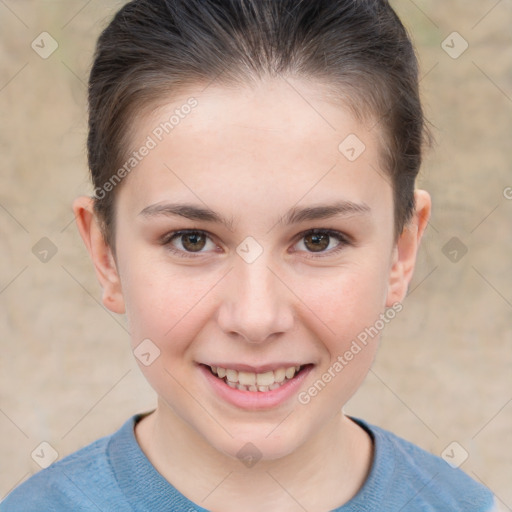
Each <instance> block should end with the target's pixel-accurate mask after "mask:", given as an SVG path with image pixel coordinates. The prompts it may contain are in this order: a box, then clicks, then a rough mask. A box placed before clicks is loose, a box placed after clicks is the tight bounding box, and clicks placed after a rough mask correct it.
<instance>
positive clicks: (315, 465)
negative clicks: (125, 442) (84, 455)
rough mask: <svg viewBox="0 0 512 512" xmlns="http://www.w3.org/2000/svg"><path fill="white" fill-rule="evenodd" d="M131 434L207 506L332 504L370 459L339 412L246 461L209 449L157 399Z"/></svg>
mask: <svg viewBox="0 0 512 512" xmlns="http://www.w3.org/2000/svg"><path fill="white" fill-rule="evenodd" d="M135 435H136V438H137V441H138V443H139V445H140V447H141V449H142V451H143V452H144V453H145V455H146V456H147V457H148V459H149V460H150V461H151V463H152V464H153V466H154V467H155V468H156V469H157V471H158V472H159V473H160V474H161V475H162V476H163V477H164V478H165V479H166V480H168V481H169V482H170V483H171V484H172V485H173V486H174V487H175V488H176V489H177V490H178V491H179V492H181V493H182V494H183V495H184V496H186V497H187V498H188V499H190V500H191V501H193V502H195V503H196V504H198V505H199V506H201V507H203V508H207V509H209V510H212V511H222V512H231V511H235V510H236V511H239V510H245V511H247V512H259V511H260V510H269V506H270V510H272V509H274V510H280V511H283V512H292V511H293V512H295V511H299V510H300V511H303V510H304V509H306V510H308V511H310V512H317V511H318V512H325V511H326V510H332V509H333V508H337V507H340V506H341V505H343V504H344V503H346V502H347V501H349V500H350V499H351V498H353V497H354V496H355V494H357V491H358V490H359V489H360V488H361V486H362V484H363V483H364V481H365V479H366V477H367V475H368V472H369V469H370V467H371V460H372V442H371V439H370V437H369V435H368V433H367V432H366V431H364V430H363V429H362V428H361V427H360V426H358V425H357V424H356V423H354V422H353V421H352V420H351V419H350V418H348V417H346V416H345V415H344V414H343V412H341V411H340V412H339V413H337V414H335V415H334V416H333V417H332V419H331V420H330V421H329V422H328V423H327V424H326V425H325V427H324V428H323V429H322V430H321V431H319V432H317V433H315V435H314V436H313V437H311V438H310V439H309V440H308V441H307V442H306V443H304V444H302V445H301V446H299V447H297V449H296V450H294V451H293V452H292V453H290V454H288V455H286V456H283V457H280V458H278V459H265V458H264V457H263V458H262V459H260V460H259V461H258V462H256V463H255V464H254V465H247V466H246V465H244V464H243V463H242V462H241V460H239V459H238V458H235V457H231V456H230V455H227V454H225V453H223V452H220V451H218V450H217V449H215V448H214V447H213V446H211V445H210V444H209V443H208V442H207V441H206V439H204V437H202V436H201V435H200V434H199V433H198V432H197V431H195V430H193V429H192V428H190V426H189V425H188V424H187V423H185V422H183V420H181V418H179V417H177V416H176V415H175V414H174V413H173V411H172V410H171V409H169V408H168V407H167V406H166V405H165V404H162V403H161V402H159V405H158V407H157V409H156V411H154V412H153V413H152V414H150V415H148V416H146V417H144V418H143V419H142V420H141V421H139V423H138V424H137V426H136V429H135Z"/></svg>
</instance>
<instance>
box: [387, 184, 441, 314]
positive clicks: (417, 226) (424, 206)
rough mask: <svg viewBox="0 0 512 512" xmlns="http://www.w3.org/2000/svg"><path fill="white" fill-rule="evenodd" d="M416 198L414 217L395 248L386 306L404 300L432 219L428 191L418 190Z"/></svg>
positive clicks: (415, 194)
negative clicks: (422, 241)
mask: <svg viewBox="0 0 512 512" xmlns="http://www.w3.org/2000/svg"><path fill="white" fill-rule="evenodd" d="M414 199H415V204H416V207H415V211H414V215H413V218H412V219H411V221H410V222H409V223H408V225H407V226H405V227H404V229H403V231H402V234H401V235H400V237H399V239H398V242H397V243H396V246H395V248H394V250H393V258H392V266H391V272H390V276H389V284H388V294H387V298H386V307H391V306H392V305H393V304H394V303H396V302H402V300H403V299H404V297H405V296H406V295H407V288H408V286H409V283H410V281H411V279H412V275H413V272H414V267H415V265H416V257H417V254H418V248H419V246H420V242H421V238H422V236H423V233H424V232H425V228H426V227H427V224H428V221H429V219H430V212H431V208H432V201H431V199H430V195H429V194H428V192H425V191H424V190H416V191H415V193H414Z"/></svg>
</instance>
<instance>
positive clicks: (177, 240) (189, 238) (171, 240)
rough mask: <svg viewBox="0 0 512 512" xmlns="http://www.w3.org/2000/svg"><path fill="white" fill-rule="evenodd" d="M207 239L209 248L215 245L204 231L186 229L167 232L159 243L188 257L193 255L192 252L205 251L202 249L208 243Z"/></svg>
mask: <svg viewBox="0 0 512 512" xmlns="http://www.w3.org/2000/svg"><path fill="white" fill-rule="evenodd" d="M208 241H209V242H210V244H211V247H210V249H215V248H216V247H217V246H216V245H215V244H214V243H213V241H212V239H211V237H210V236H209V235H208V233H206V232H205V231H200V230H197V229H186V230H182V231H173V232H172V233H167V234H166V235H164V236H163V237H162V239H161V241H160V243H161V244H162V245H165V246H166V247H167V249H169V250H170V251H171V252H172V253H174V254H177V255H178V256H182V257H185V258H190V257H194V253H195V254H202V253H205V252H207V251H203V249H204V248H205V247H206V246H207V245H208ZM179 246H181V247H179Z"/></svg>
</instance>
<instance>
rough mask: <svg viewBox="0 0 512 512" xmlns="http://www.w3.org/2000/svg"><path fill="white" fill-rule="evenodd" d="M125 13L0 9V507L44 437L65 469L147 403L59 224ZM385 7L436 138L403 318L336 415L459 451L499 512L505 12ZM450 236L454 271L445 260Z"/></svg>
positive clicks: (510, 80) (504, 422)
mask: <svg viewBox="0 0 512 512" xmlns="http://www.w3.org/2000/svg"><path fill="white" fill-rule="evenodd" d="M122 3H123V2H112V1H99V0H92V1H86V0H80V1H79V0H76V1H75V0H65V1H64V0H63V1H58V0H54V1H36V0H2V1H0V34H1V48H0V119H1V130H0V151H1V160H0V161H1V182H0V233H1V238H0V258H1V264H0V315H1V322H0V339H1V350H0V357H1V363H0V365H1V366H0V433H1V435H0V461H1V463H0V497H2V496H4V495H5V494H7V492H8V491H9V490H10V489H11V488H12V487H13V486H15V485H16V484H18V483H19V482H21V481H22V480H24V479H25V478H27V477H28V476H29V475H30V474H32V473H34V472H36V471H37V470H38V469H39V466H38V465H37V464H36V463H35V462H34V460H33V459H32V458H31V453H32V452H33V450H34V449H35V448H36V447H37V446H38V445H39V444H40V443H41V442H43V441H46V442H48V443H50V444H51V445H52V446H53V447H54V449H55V450H57V452H58V454H59V456H60V457H63V456H65V455H66V454H68V453H70V452H72V451H74V450H76V449H78V448H79V447H81V446H83V445H85V444H86V443H89V442H91V441H92V440H94V439H96V438H98V437H100V436H102V435H105V434H108V433H110V432H112V431H113V430H115V429H117V428H118V427H119V426H120V425H121V423H122V422H124V421H125V420H126V419H127V418H128V416H130V415H131V414H134V413H136V412H139V411H144V410H148V409H149V408H151V407H153V405H154V403H155V399H154V395H153V392H152V391H151V389H150V388H149V386H148V385H147V384H146V382H145V381H144V379H143V378H142V376H141V374H140V372H139V370H138V368H137V366H136V364H135V363H134V359H133V356H132V354H131V352H130V350H129V348H128V347H129V339H128V334H127V332H126V330H125V328H124V325H125V324H124V318H123V317H121V316H116V315H114V314H111V313H110V312H109V311H108V310H106V309H105V308H104V307H103V306H102V305H101V304H100V302H99V301H100V288H99V285H98V284H97V282H96V279H95V276H94V273H93V267H92V265H91V263H90V261H89V258H88V255H87V253H86V251H85V248H84V247H83V245H82V241H81V239H80V238H79V235H78V233H77V230H76V227H75V225H74V222H73V220H74V219H73V214H72V211H71V202H72V200H73V198H74V197H76V196H77V195H80V194H83V193H90V192H91V187H90V185H89V184H88V176H87V167H86V157H85V139H86V103H85V94H86V85H85V84H86V82H87V74H88V70H89V66H90V63H91V54H92V50H93V45H94V43H95V39H96V37H97V35H98V33H99V31H100V29H101V28H102V27H103V26H105V24H106V23H107V22H108V20H109V19H110V16H111V15H112V13H113V12H114V11H115V10H116V9H117V8H118V6H119V5H121V4H122ZM393 5H394V6H395V7H396V8H397V10H398V12H399V14H400V15H401V16H402V17H403V19H404V22H405V23H406V24H407V26H408V27H409V28H410V30H411V32H412V34H413V37H414V40H415V42H416V45H417V48H418V52H419V55H420V58H421V65H422V70H423V71H422V74H423V76H424V78H423V80H422V83H421V85H422V89H423V95H424V98H425V105H426V108H427V113H428V116H429V119H430V120H431V122H432V124H433V130H434V134H435V136H436V138H437V141H438V144H437V147H436V148H435V149H434V151H433V152H432V153H431V154H430V156H429V158H428V160H427V161H426V163H425V166H424V169H423V172H422V177H421V183H420V184H421V186H422V187H423V188H426V189H427V190H429V191H430V193H431V194H432V197H433V202H434V213H433V218H432V222H431V224H430V226H429V228H428V231H427V234H426V239H425V243H424V246H423V248H422V250H421V254H420V260H419V263H418V267H417V272H416V275H415V278H414V283H413V285H412V286H411V288H410V293H409V296H408V297H407V299H406V300H405V303H404V311H403V312H402V313H400V314H399V315H398V317H397V318H396V320H394V321H393V322H392V323H391V324H390V325H389V326H388V328H387V329H386V330H385V332H384V336H383V345H382V348H381V350H380V352H379V355H378V360H377V362H376V364H375V366H374V368H373V370H372V372H371V373H370V374H369V376H368V378H367V380H366V382H365V384H364V386H363V387H362V388H361V390H360V391H359V393H358V394H357V395H356V396H355V397H354V398H353V399H352V400H351V402H350V403H349V404H348V405H347V408H346V410H347V412H349V413H350V414H353V415H356V416H361V417H363V418H365V419H367V420H368V421H370V422H373V423H376V424H378V425H380V426H382V427H384V428H387V429H390V430H392V431H394V432H395V433H397V434H398V435H401V436H402V437H405V438H407V439H409V440H411V441H413V442H415V443H416V444H418V445H420V446H422V447H423V448H425V449H427V450H430V451H432V452H433V453H436V454H441V453H442V452H443V450H444V449H445V448H446V447H447V446H448V445H449V444H450V443H451V442H452V441H457V442H458V443H459V444H460V445H461V446H462V447H464V449H465V450H466V451H467V452H468V454H469V457H468V459H467V460H466V461H465V462H464V463H463V465H462V466H461V467H462V469H463V470H464V471H466V472H467V473H469V474H470V475H471V476H472V477H473V478H475V479H477V480H481V481H483V482H485V483H486V484H487V485H488V486H489V487H490V488H491V489H492V490H493V491H494V492H495V493H496V494H497V496H498V497H499V498H500V499H501V501H502V502H503V503H504V504H505V505H506V506H507V507H508V508H509V510H512V486H511V482H512V448H511V447H512V322H511V318H512V315H511V313H512V286H511V284H512V265H511V257H510V255H511V254H512V222H511V219H512V200H507V198H506V197H505V194H504V191H506V190H507V189H506V187H512V168H511V165H512V164H511V159H510V146H511V134H512V40H511V39H512V32H511V30H510V27H511V26H512V3H511V2H510V0H501V1H497V0H482V1H480V2H467V1H463V0H460V1H454V0H448V1H440V0H438V1H433V0H416V1H415V2H413V1H410V0H400V1H395V2H393ZM43 31H47V32H49V33H50V34H51V35H52V36H53V37H54V38H55V39H56V40H57V42H58V44H59V47H58V49H57V50H56V51H55V53H53V54H52V55H51V56H50V57H49V58H48V59H42V58H41V57H40V56H39V55H38V54H36V52H35V51H33V50H32V48H31V42H32V41H33V40H34V39H35V38H36V37H37V36H38V35H39V34H40V33H41V32H43ZM454 31H457V32H459V33H460V34H461V35H462V36H463V37H464V38H465V39H466V40H467V41H468V43H469V48H468V50H467V51H466V52H465V53H464V54H463V55H462V56H460V57H459V58H458V59H452V58H451V57H450V56H448V55H447V53H445V51H443V49H442V47H441V43H442V41H443V40H444V39H445V38H446V37H447V36H448V35H449V34H451V33H452V32H454ZM457 44H458V43H457ZM458 47H459V46H456V48H458ZM511 196H512V190H510V194H509V197H511ZM43 237H48V238H49V239H50V240H51V241H52V243H53V244H54V245H55V247H56V249H57V253H56V254H55V255H54V256H53V257H51V258H50V259H49V261H47V262H46V263H44V262H42V261H40V260H39V259H38V258H36V256H35V255H34V254H33V252H32V249H33V247H34V245H35V244H36V243H38V241H39V240H40V239H41V238H43ZM453 237H457V239H458V240H459V242H457V243H459V244H463V245H464V247H466V248H467V251H468V252H467V254H465V255H464V256H463V257H462V259H460V261H458V262H452V261H450V259H449V257H451V258H453V256H454V254H453V253H452V255H450V254H449V253H448V250H446V249H445V250H444V252H443V247H445V244H446V243H447V242H448V241H449V240H450V239H452V238H453ZM461 247H463V246H462V245H461ZM450 250H452V249H450ZM458 251H459V252H458V257H460V255H461V254H462V252H461V250H460V248H459V249H458ZM445 253H447V254H448V256H449V257H447V256H446V255H445ZM457 450H459V451H458V452H457V453H456V454H457V456H458V455H460V453H462V452H460V450H461V448H457Z"/></svg>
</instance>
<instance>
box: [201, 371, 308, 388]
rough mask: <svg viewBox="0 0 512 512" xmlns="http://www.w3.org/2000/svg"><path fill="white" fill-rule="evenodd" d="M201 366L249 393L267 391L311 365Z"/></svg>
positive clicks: (230, 384) (289, 379)
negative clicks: (255, 369) (253, 368)
mask: <svg viewBox="0 0 512 512" xmlns="http://www.w3.org/2000/svg"><path fill="white" fill-rule="evenodd" d="M202 366H204V367H206V368H207V369H208V370H209V371H210V373H211V374H212V375H213V376H215V377H216V378H217V379H218V380H220V381H223V382H224V383H225V384H226V385H227V386H229V387H230V388H232V389H237V390H239V391H248V392H250V393H268V392H270V391H274V390H276V389H278V388H280V387H282V386H284V385H286V384H287V383H288V382H290V381H292V380H294V379H296V378H298V377H299V376H302V374H303V373H305V372H307V371H309V370H310V369H311V367H312V366H313V365H312V364H304V365H293V366H282V367H276V368H275V369H273V370H267V371H263V372H252V371H246V370H235V369H234V368H224V367H223V366H210V365H207V364H205V365H202Z"/></svg>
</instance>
